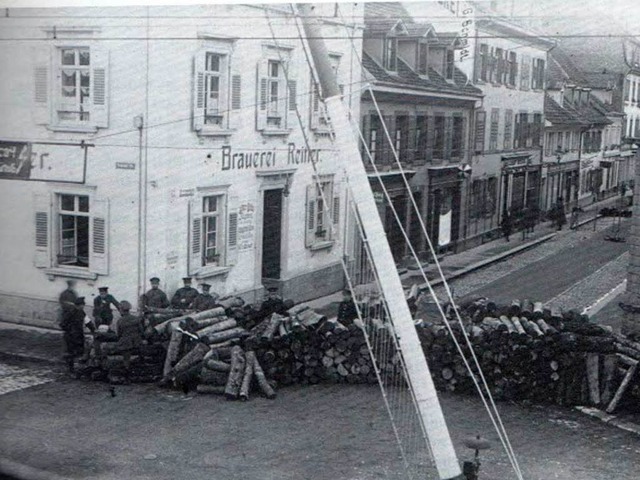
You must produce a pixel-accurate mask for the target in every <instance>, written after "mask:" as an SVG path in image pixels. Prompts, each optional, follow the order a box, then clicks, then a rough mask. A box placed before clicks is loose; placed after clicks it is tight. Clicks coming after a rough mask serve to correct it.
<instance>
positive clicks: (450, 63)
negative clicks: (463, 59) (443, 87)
mask: <svg viewBox="0 0 640 480" xmlns="http://www.w3.org/2000/svg"><path fill="white" fill-rule="evenodd" d="M454 71H455V55H454V53H453V50H450V49H447V53H446V57H445V69H444V73H445V78H446V79H447V80H453V73H454Z"/></svg>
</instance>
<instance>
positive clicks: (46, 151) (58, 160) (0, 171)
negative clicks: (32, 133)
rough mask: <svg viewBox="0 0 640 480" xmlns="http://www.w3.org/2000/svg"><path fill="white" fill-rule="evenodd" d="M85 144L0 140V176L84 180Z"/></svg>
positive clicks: (21, 178)
mask: <svg viewBox="0 0 640 480" xmlns="http://www.w3.org/2000/svg"><path fill="white" fill-rule="evenodd" d="M85 150H86V147H82V146H80V145H62V144H60V145H57V144H51V143H30V142H10V141H2V140H0V178H9V179H14V180H40V181H49V182H68V183H82V182H84V166H85V165H84V164H85Z"/></svg>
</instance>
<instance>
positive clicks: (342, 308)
mask: <svg viewBox="0 0 640 480" xmlns="http://www.w3.org/2000/svg"><path fill="white" fill-rule="evenodd" d="M356 318H358V310H357V309H356V304H355V303H354V301H353V298H352V296H351V291H350V290H348V289H345V290H343V291H342V301H341V302H340V304H339V305H338V321H339V322H340V323H341V324H343V325H344V326H346V327H348V326H349V325H351V324H352V323H353V321H354V320H355V319H356Z"/></svg>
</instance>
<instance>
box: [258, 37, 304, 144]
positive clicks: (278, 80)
mask: <svg viewBox="0 0 640 480" xmlns="http://www.w3.org/2000/svg"><path fill="white" fill-rule="evenodd" d="M293 50H294V47H292V46H288V45H278V46H274V45H271V44H263V54H262V57H261V58H260V60H259V61H258V81H257V85H256V130H258V131H260V132H261V133H262V135H271V136H273V135H275V136H278V135H279V136H287V135H289V133H291V131H292V130H293V128H292V125H294V122H295V111H296V108H297V107H296V105H297V103H296V89H297V82H296V79H295V72H294V70H293V62H292V52H293ZM272 65H278V67H279V68H278V70H279V71H278V76H277V77H274V76H273V75H271V74H272V70H271V67H272ZM285 72H286V74H285ZM273 85H277V89H278V99H277V101H276V102H275V103H276V104H277V105H278V111H277V112H273V111H271V113H270V110H269V108H270V105H271V104H273V102H270V101H269V97H270V95H271V92H272V87H273ZM274 113H275V114H274Z"/></svg>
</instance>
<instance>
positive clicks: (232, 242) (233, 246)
mask: <svg viewBox="0 0 640 480" xmlns="http://www.w3.org/2000/svg"><path fill="white" fill-rule="evenodd" d="M236 263H238V209H237V208H230V209H229V214H228V227H227V260H226V265H227V266H233V265H235V264H236Z"/></svg>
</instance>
